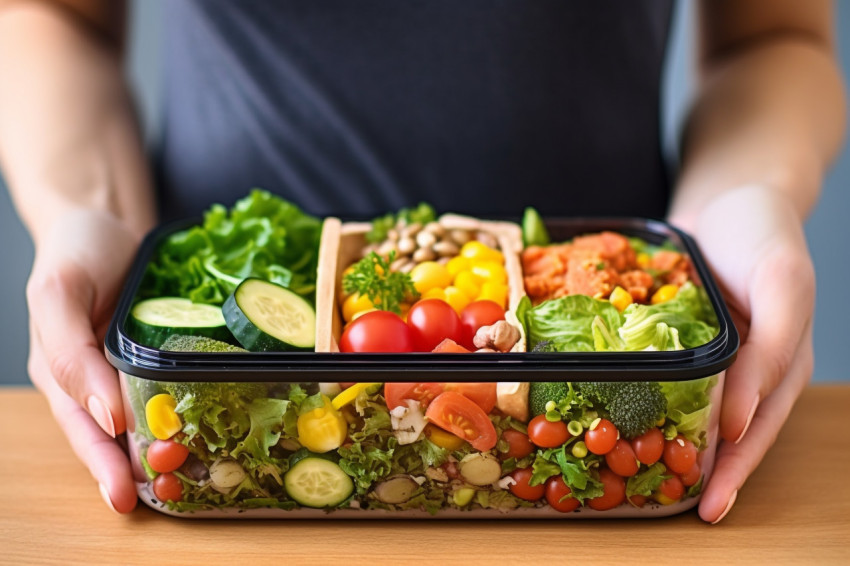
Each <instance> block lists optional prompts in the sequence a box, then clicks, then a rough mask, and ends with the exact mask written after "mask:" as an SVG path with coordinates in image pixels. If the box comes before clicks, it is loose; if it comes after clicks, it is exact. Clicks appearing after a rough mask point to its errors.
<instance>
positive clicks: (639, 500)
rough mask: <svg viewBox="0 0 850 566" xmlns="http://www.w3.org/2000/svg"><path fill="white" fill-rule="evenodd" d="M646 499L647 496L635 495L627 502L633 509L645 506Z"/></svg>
mask: <svg viewBox="0 0 850 566" xmlns="http://www.w3.org/2000/svg"><path fill="white" fill-rule="evenodd" d="M648 499H649V498H648V497H647V496H645V495H640V494H638V493H636V494H634V495H632V496H631V497H629V498H628V501H629V503H631V504H632V505H634V506H635V507H643V506H644V505H646V502H647V500H648Z"/></svg>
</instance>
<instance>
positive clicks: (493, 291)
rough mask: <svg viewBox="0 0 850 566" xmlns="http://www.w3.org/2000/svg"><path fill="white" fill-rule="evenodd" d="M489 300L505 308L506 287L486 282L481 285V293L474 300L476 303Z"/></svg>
mask: <svg viewBox="0 0 850 566" xmlns="http://www.w3.org/2000/svg"><path fill="white" fill-rule="evenodd" d="M485 299H487V300H490V301H493V302H494V303H496V304H498V305H499V306H501V307H502V308H505V307H506V306H507V304H508V286H507V285H505V284H504V283H497V282H496V281H486V282H485V283H484V284H483V285H481V293H479V295H478V297H476V298H475V300H476V301H483V300H485Z"/></svg>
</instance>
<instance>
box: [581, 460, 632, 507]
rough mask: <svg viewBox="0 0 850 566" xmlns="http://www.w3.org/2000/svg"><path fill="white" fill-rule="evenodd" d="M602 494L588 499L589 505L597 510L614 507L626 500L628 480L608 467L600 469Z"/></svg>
mask: <svg viewBox="0 0 850 566" xmlns="http://www.w3.org/2000/svg"><path fill="white" fill-rule="evenodd" d="M599 481H601V482H602V495H600V496H599V497H594V498H593V499H588V500H587V505H588V507H590V508H591V509H596V510H597V511H607V510H608V509H613V508H614V507H616V506H618V505H619V504H620V503H622V502H623V501H625V500H626V481H625V480H624V479H623V478H621V477H620V476H618V475H617V474H615V473H614V472H612V471H611V470H609V469H607V468H602V469H601V470H599Z"/></svg>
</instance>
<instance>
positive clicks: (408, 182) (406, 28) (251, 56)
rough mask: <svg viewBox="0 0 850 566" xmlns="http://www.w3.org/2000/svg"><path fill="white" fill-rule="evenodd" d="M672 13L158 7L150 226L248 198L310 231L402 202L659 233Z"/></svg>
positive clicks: (383, 5) (218, 4)
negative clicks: (156, 218) (617, 222)
mask: <svg viewBox="0 0 850 566" xmlns="http://www.w3.org/2000/svg"><path fill="white" fill-rule="evenodd" d="M669 15H670V3H669V2H661V1H656V0H646V1H634V2H613V1H612V2H607V1H605V2H602V1H600V2H593V3H584V2H582V3H579V2H561V1H555V0H548V1H537V2H526V1H508V0H504V1H493V0H466V1H464V2H455V1H408V2H394V1H388V0H384V1H381V0H369V1H364V0H360V1H358V2H346V1H342V0H332V1H324V2H314V1H309V0H303V1H288V0H287V1H276V0H253V1H248V0H240V1H239V2H232V1H230V0H206V1H200V0H180V1H175V2H168V3H167V5H166V20H167V21H166V30H167V31H166V34H167V42H166V48H165V49H164V58H165V102H164V107H165V114H164V121H165V123H164V129H163V140H162V144H161V147H160V150H159V153H158V164H159V168H158V169H159V174H160V187H161V195H160V198H161V208H162V210H163V212H164V216H165V217H167V218H173V217H179V216H186V215H191V214H197V213H199V212H200V211H201V210H203V209H204V208H206V207H207V206H208V205H209V204H210V203H212V202H222V203H225V204H228V203H232V202H233V201H234V200H236V199H237V198H239V197H241V196H242V195H244V194H246V193H247V191H248V190H249V189H250V188H252V187H262V188H265V189H268V190H271V191H273V192H276V193H278V194H280V195H281V196H283V197H285V198H287V199H289V200H292V201H293V202H295V203H297V204H299V205H300V206H302V207H303V208H305V209H306V210H308V211H309V212H312V213H314V214H335V215H342V216H347V217H367V216H370V215H374V214H377V213H382V212H385V211H388V210H393V209H397V208H399V207H401V206H406V205H411V204H415V203H417V202H420V201H427V202H430V203H431V204H433V205H434V206H435V208H437V210H439V211H449V210H451V211H455V212H463V213H474V214H478V215H482V216H488V215H489V216H517V215H519V214H520V213H521V210H522V207H524V206H527V205H532V206H535V207H537V208H539V209H540V210H541V211H543V212H544V213H545V214H548V215H570V216H573V215H585V214H593V215H598V214H617V215H622V214H626V215H642V216H656V217H657V216H661V215H663V213H664V210H665V206H666V202H667V198H668V187H667V180H666V172H665V167H664V163H663V160H662V157H661V153H660V141H659V92H660V83H661V80H660V79H661V70H662V63H663V56H664V47H665V44H666V35H667V28H668V21H669Z"/></svg>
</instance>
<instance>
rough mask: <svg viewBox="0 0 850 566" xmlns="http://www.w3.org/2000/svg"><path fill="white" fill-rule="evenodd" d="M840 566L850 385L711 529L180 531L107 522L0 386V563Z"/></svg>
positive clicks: (807, 409) (799, 426)
mask: <svg viewBox="0 0 850 566" xmlns="http://www.w3.org/2000/svg"><path fill="white" fill-rule="evenodd" d="M334 561H336V562H338V563H339V564H345V565H347V564H353V563H370V564H374V563H377V562H382V563H383V562H387V563H392V564H405V563H412V562H426V563H430V564H445V563H449V562H452V563H456V564H472V563H487V564H503V563H510V564H537V563H546V564H552V565H554V564H565V563H574V562H578V561H581V562H589V561H592V562H595V563H631V564H635V563H644V562H653V563H656V564H669V563H680V564H695V563H724V564H733V563H744V564H753V563H756V564H777V563H779V564H786V563H787V564H850V386H847V385H828V386H812V387H809V388H808V389H807V390H806V391H805V393H804V394H803V396H802V397H801V399H800V400H799V402H798V404H797V406H796V407H795V409H794V412H793V413H792V415H791V417H790V419H789V421H788V422H787V423H786V425H785V428H784V429H783V430H782V432H781V434H780V435H779V438H778V440H777V442H776V445H775V446H774V447H773V448H772V449H771V451H770V452H769V453H768V455H767V457H766V458H765V460H764V461H763V463H762V465H761V466H760V467H759V468H758V470H756V472H755V473H754V474H753V476H752V477H751V478H750V480H749V481H748V482H747V484H746V486H745V487H744V488H743V489H741V491H740V493H739V495H738V501H737V504H736V505H735V507H734V508H733V509H732V511H731V513H730V514H729V515H728V516H727V517H726V519H725V520H723V521H722V522H721V523H720V524H718V525H714V526H712V525H708V524H705V523H703V522H702V521H701V520H700V519H699V518H698V517H697V515H696V512H695V511H690V512H687V513H684V514H681V515H678V516H676V517H670V518H665V519H643V520H597V521H591V520H579V521H573V520H566V521H540V520H535V521H511V520H505V521H472V520H470V521H436V520H431V521H428V520H420V521H411V520H402V521H349V522H346V521H339V520H326V521H294V520H293V521H288V520H284V521H256V520H242V521H239V520H214V521H209V520H207V521H204V520H187V519H180V518H172V517H169V516H165V515H162V514H160V513H157V512H156V511H153V510H151V509H150V508H148V507H146V506H144V505H142V504H141V503H140V504H139V506H138V507H137V508H136V510H135V511H134V512H133V513H131V514H130V515H127V516H119V515H117V514H115V513H113V512H112V511H110V510H109V509H108V508H107V507H106V505H105V504H104V503H103V500H102V499H101V497H100V494H99V493H98V489H97V484H96V483H95V482H94V480H92V478H91V476H90V475H89V473H88V470H87V469H86V468H85V467H84V466H83V465H82V464H81V463H80V462H79V461H77V460H76V458H75V457H74V455H73V453H72V452H71V449H70V448H69V446H68V444H67V442H66V440H65V438H64V437H63V436H62V434H61V433H60V431H59V429H58V428H57V426H56V424H55V423H54V422H53V419H52V417H51V415H50V412H49V410H48V407H47V404H46V402H45V401H44V400H43V398H42V397H41V396H40V395H38V394H37V393H36V392H34V391H33V390H32V389H25V388H0V564H15V565H18V564H62V565H65V564H76V563H80V564H143V565H145V566H150V565H152V564H203V565H208V564H230V565H234V566H236V565H241V564H261V563H274V564H279V565H289V564H305V563H308V564H330V563H332V562H334Z"/></svg>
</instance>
